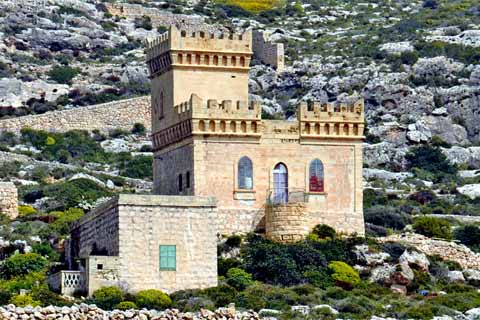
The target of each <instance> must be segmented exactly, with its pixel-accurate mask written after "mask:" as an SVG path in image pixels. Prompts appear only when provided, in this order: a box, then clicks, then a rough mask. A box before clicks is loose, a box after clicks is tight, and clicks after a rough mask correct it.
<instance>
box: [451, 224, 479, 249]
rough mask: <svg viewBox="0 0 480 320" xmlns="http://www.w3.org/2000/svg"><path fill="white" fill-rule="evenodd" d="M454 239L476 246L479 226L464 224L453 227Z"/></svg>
mask: <svg viewBox="0 0 480 320" xmlns="http://www.w3.org/2000/svg"><path fill="white" fill-rule="evenodd" d="M454 235H455V239H457V240H459V241H460V242H461V243H463V244H464V245H467V246H478V245H479V244H480V228H479V227H478V226H475V225H466V226H463V227H460V228H457V229H455V232H454Z"/></svg>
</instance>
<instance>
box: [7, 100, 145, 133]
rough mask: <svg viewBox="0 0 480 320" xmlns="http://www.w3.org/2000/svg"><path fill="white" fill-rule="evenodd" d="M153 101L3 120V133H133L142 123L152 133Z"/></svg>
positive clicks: (109, 104)
mask: <svg viewBox="0 0 480 320" xmlns="http://www.w3.org/2000/svg"><path fill="white" fill-rule="evenodd" d="M150 109H151V106H150V97H149V96H144V97H139V98H133V99H127V100H120V101H114V102H109V103H104V104H98V105H93V106H88V107H80V108H74V109H69V110H61V111H51V112H47V113H43V114H39V115H29V116H23V117H16V118H10V119H4V120H0V131H4V130H5V131H12V132H19V131H20V130H21V129H22V128H25V127H29V128H32V129H38V130H40V129H41V130H46V131H57V132H65V131H69V130H89V131H91V130H95V129H97V130H100V131H102V132H108V131H109V130H112V129H115V128H121V129H125V130H130V129H132V127H133V125H134V124H135V123H143V124H144V125H145V127H146V128H147V129H148V130H150V127H151V113H150Z"/></svg>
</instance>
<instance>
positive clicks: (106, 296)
mask: <svg viewBox="0 0 480 320" xmlns="http://www.w3.org/2000/svg"><path fill="white" fill-rule="evenodd" d="M92 299H93V302H94V303H95V304H96V305H97V306H98V307H100V308H102V309H105V310H112V309H113V308H115V306H116V305H118V304H119V303H120V302H122V301H123V292H122V290H120V289H119V288H117V287H102V288H100V289H97V290H95V291H94V292H93V295H92Z"/></svg>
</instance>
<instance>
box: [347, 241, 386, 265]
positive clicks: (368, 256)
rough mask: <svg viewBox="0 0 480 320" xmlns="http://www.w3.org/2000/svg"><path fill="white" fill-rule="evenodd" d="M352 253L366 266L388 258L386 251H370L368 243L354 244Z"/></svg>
mask: <svg viewBox="0 0 480 320" xmlns="http://www.w3.org/2000/svg"><path fill="white" fill-rule="evenodd" d="M354 253H355V255H356V256H357V259H358V260H360V261H362V262H365V263H366V264H367V265H368V266H376V265H379V264H383V263H384V262H385V260H387V259H388V258H390V255H389V254H388V253H386V252H370V251H369V248H368V245H358V246H355V249H354Z"/></svg>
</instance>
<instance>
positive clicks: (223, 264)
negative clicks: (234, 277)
mask: <svg viewBox="0 0 480 320" xmlns="http://www.w3.org/2000/svg"><path fill="white" fill-rule="evenodd" d="M241 265H242V263H241V261H240V260H238V259H235V258H226V259H225V258H221V257H220V258H218V260H217V267H218V275H219V276H226V275H227V271H228V270H230V269H231V268H238V267H240V266H241Z"/></svg>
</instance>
